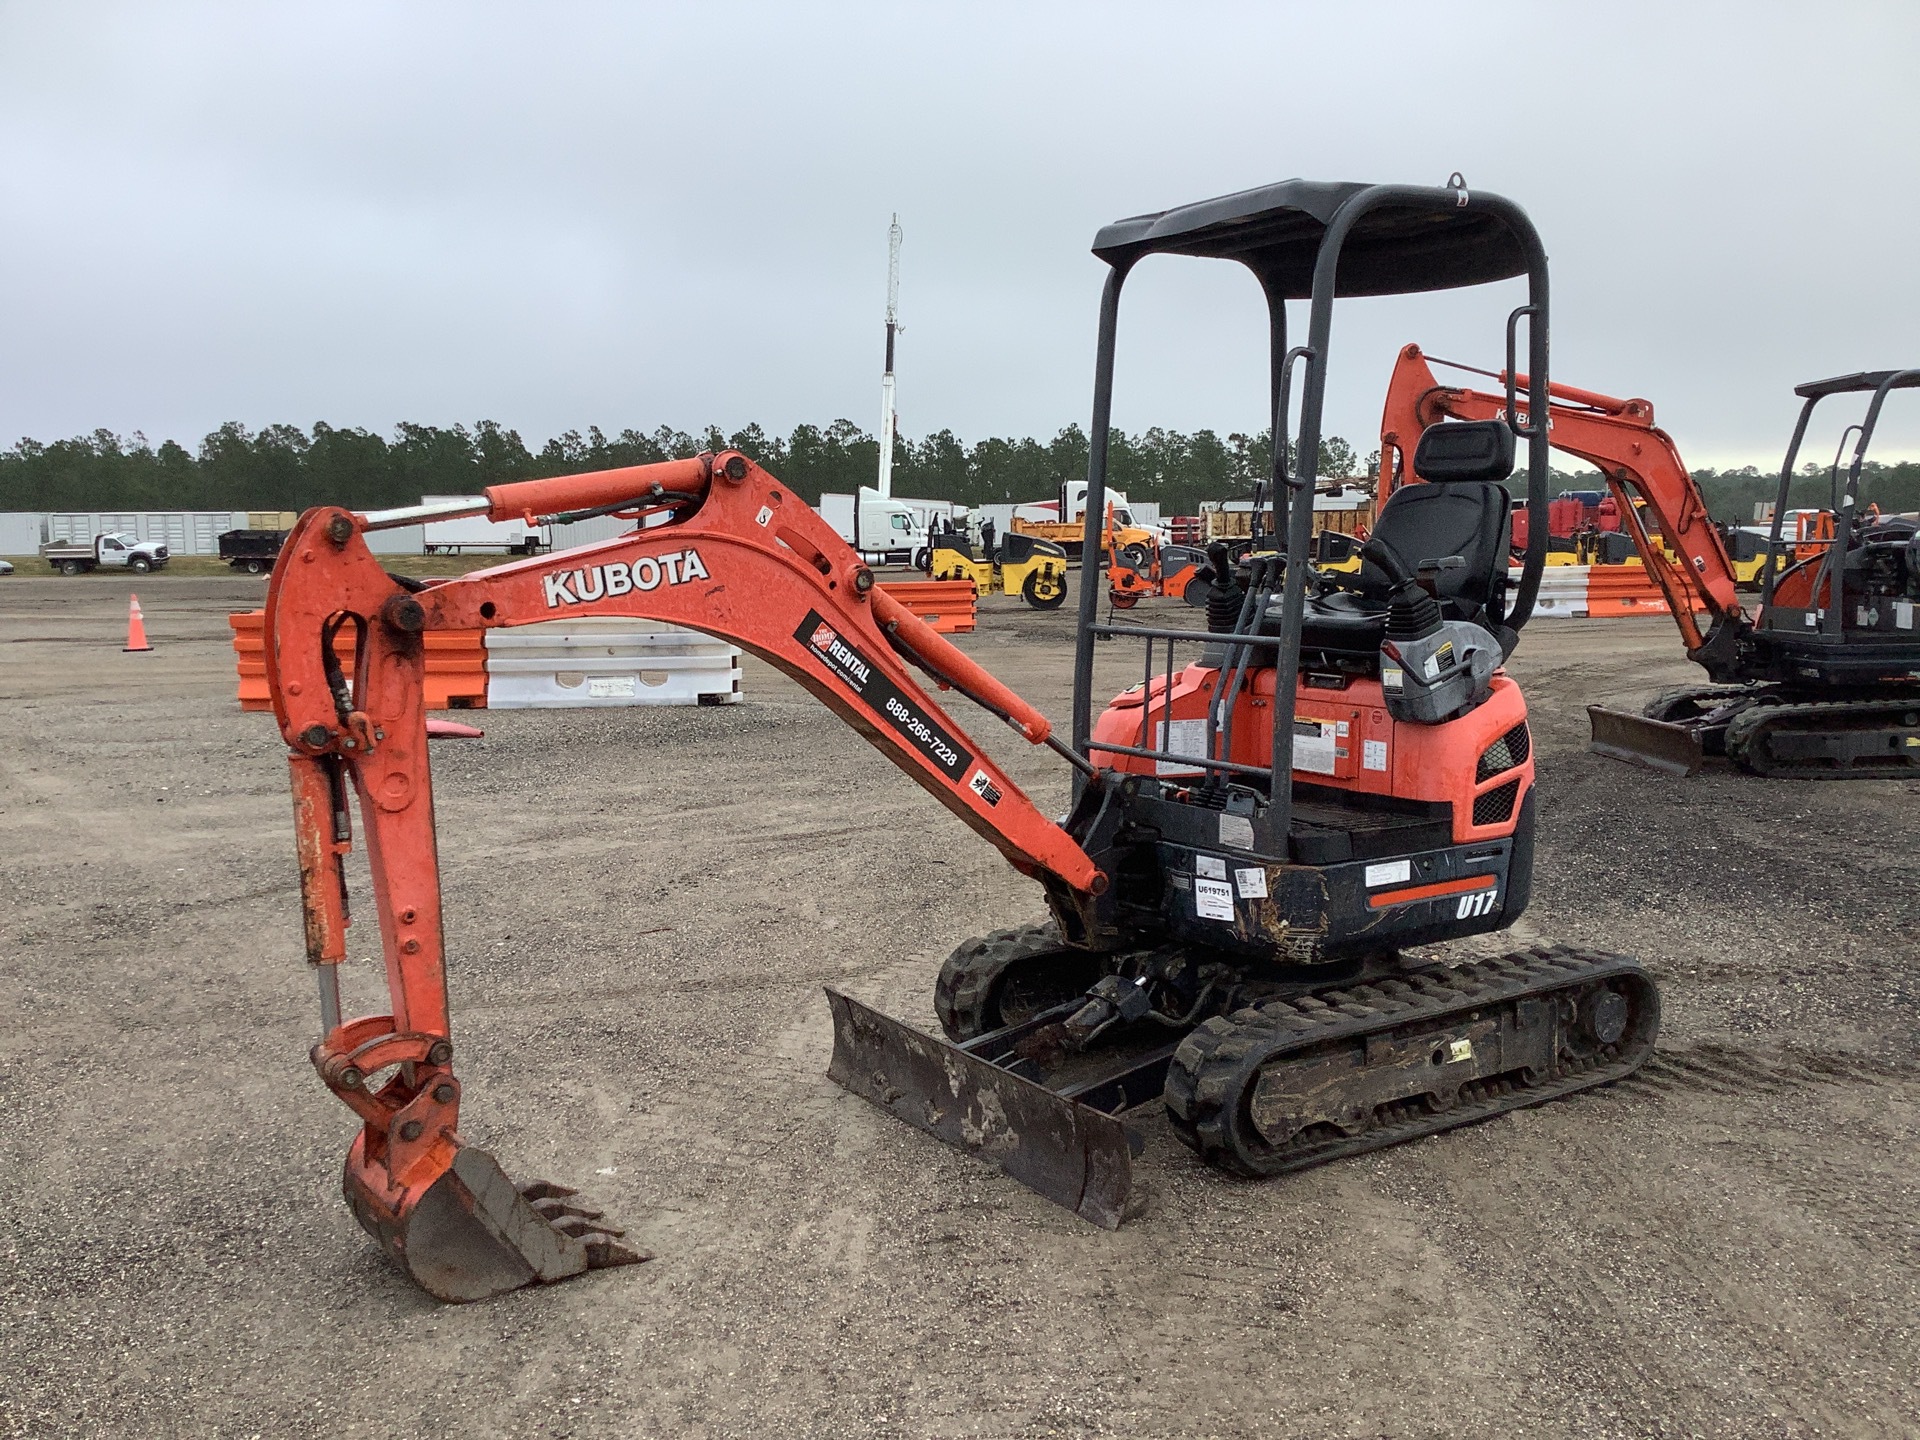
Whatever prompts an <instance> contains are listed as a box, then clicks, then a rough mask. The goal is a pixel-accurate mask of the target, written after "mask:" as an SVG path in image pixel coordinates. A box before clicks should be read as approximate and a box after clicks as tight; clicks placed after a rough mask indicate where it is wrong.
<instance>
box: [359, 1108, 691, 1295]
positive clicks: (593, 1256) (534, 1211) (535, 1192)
mask: <svg viewBox="0 0 1920 1440" xmlns="http://www.w3.org/2000/svg"><path fill="white" fill-rule="evenodd" d="M363 1163H364V1162H363V1161H362V1160H361V1152H360V1149H359V1147H358V1146H356V1147H355V1152H354V1154H353V1156H351V1157H349V1160H348V1164H347V1175H346V1188H347V1199H348V1201H349V1202H350V1203H351V1204H352V1205H353V1208H354V1213H355V1215H357V1216H358V1217H359V1219H360V1223H361V1224H362V1225H364V1226H366V1228H367V1229H368V1230H369V1231H371V1232H372V1233H373V1235H374V1236H375V1237H376V1238H377V1239H378V1240H379V1241H380V1242H381V1245H382V1246H383V1247H384V1248H385V1250H386V1251H387V1253H388V1255H390V1256H391V1257H392V1258H393V1259H394V1260H395V1261H396V1262H398V1263H399V1265H400V1266H401V1267H402V1268H403V1269H404V1270H405V1271H406V1272H407V1274H408V1275H410V1276H411V1277H412V1278H413V1280H414V1282H415V1283H416V1284H418V1285H419V1286H420V1287H421V1288H422V1289H423V1290H425V1291H427V1293H428V1294H430V1295H433V1296H435V1297H436V1298H438V1299H441V1300H449V1301H454V1302H456V1303H457V1302H464V1301H470V1300H485V1299H488V1298H490V1297H492V1296H495V1295H504V1294H506V1293H507V1292H508V1291H510V1290H517V1289H519V1288H520V1287H521V1286H523V1285H531V1284H536V1283H539V1284H553V1283H554V1282H556V1281H560V1280H569V1279H572V1278H573V1277H574V1276H577V1275H583V1274H585V1273H586V1272H587V1271H589V1270H602V1269H609V1268H611V1267H613V1266H616V1265H637V1264H639V1263H640V1262H641V1261H643V1260H651V1259H652V1258H653V1256H652V1255H650V1254H649V1253H648V1252H647V1251H645V1250H642V1249H640V1248H638V1247H637V1246H631V1245H626V1244H622V1243H621V1238H622V1236H623V1235H624V1233H625V1232H624V1231H621V1230H618V1229H615V1228H614V1227H613V1226H610V1225H606V1224H602V1223H601V1221H602V1218H603V1212H602V1211H599V1210H596V1209H594V1208H593V1207H592V1206H590V1205H586V1204H582V1203H580V1202H579V1201H577V1200H574V1199H573V1198H572V1197H573V1196H574V1195H576V1194H577V1193H578V1192H576V1191H575V1190H573V1189H572V1188H571V1187H569V1186H566V1185H558V1184H555V1183H554V1182H552V1181H550V1180H535V1181H530V1182H529V1183H527V1184H525V1185H518V1186H516V1185H515V1184H514V1183H513V1182H512V1181H511V1180H509V1179H508V1178H507V1176H506V1173H505V1172H504V1171H503V1170H501V1168H500V1166H499V1163H498V1162H497V1161H496V1160H494V1158H493V1157H492V1156H491V1155H489V1154H488V1153H487V1152H486V1151H484V1150H478V1149H475V1148H473V1147H472V1146H462V1147H461V1149H460V1150H459V1151H458V1152H457V1153H456V1154H455V1155H454V1157H453V1163H452V1164H451V1165H450V1166H449V1167H448V1168H447V1170H445V1171H444V1172H443V1173H442V1174H441V1175H440V1176H439V1178H438V1179H437V1180H435V1181H433V1183H432V1184H430V1185H429V1186H427V1188H426V1189H425V1190H424V1191H422V1192H420V1193H418V1194H417V1195H416V1196H414V1197H412V1198H411V1200H410V1201H409V1202H408V1203H406V1204H405V1205H403V1206H401V1207H400V1208H399V1209H398V1210H396V1209H394V1208H393V1207H391V1206H390V1205H389V1204H387V1203H384V1202H383V1200H382V1197H381V1193H380V1192H379V1191H378V1190H376V1189H374V1188H373V1187H372V1186H370V1185H369V1184H368V1183H367V1179H368V1177H367V1175H366V1173H365V1172H364V1171H363V1170H362V1169H361V1166H362V1165H363Z"/></svg>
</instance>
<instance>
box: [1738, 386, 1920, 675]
mask: <svg viewBox="0 0 1920 1440" xmlns="http://www.w3.org/2000/svg"><path fill="white" fill-rule="evenodd" d="M1916 388H1920V370H1870V371H1862V372H1859V373H1856V374H1853V375H1837V376H1834V377H1833V378H1832V379H1829V380H1810V381H1808V382H1807V383H1806V384H1804V385H1797V386H1795V387H1794V392H1793V393H1794V394H1796V395H1798V396H1799V397H1800V398H1801V400H1802V401H1803V402H1804V403H1803V404H1802V405H1801V407H1800V415H1799V418H1798V419H1797V420H1795V422H1794V426H1793V438H1792V439H1791V440H1789V441H1788V442H1787V454H1786V458H1785V459H1784V460H1782V461H1781V462H1780V485H1779V489H1778V490H1777V491H1776V492H1775V496H1774V504H1773V519H1772V523H1771V524H1770V525H1769V526H1768V530H1767V562H1766V567H1765V572H1764V576H1765V578H1764V579H1763V581H1762V584H1761V588H1760V616H1759V619H1758V622H1757V624H1758V627H1759V628H1760V629H1761V630H1763V631H1773V632H1778V633H1783V634H1785V635H1790V636H1792V637H1793V639H1794V640H1795V641H1796V642H1799V641H1805V640H1808V639H1810V638H1812V637H1810V636H1809V635H1808V634H1807V631H1808V630H1809V629H1811V630H1813V631H1814V633H1815V634H1816V635H1818V636H1820V637H1822V638H1823V639H1824V640H1825V641H1826V642H1827V643H1829V644H1832V645H1839V644H1841V643H1843V640H1842V636H1843V632H1844V631H1845V630H1846V629H1847V626H1846V624H1845V620H1846V606H1845V604H1844V603H1842V604H1837V605H1836V604H1827V605H1815V606H1813V607H1809V606H1806V605H1795V606H1783V605H1782V604H1780V603H1779V601H1778V599H1777V595H1778V591H1779V589H1780V583H1781V578H1782V574H1783V572H1785V571H1788V570H1789V569H1791V568H1796V567H1795V566H1790V565H1789V564H1788V563H1787V559H1788V556H1789V555H1790V554H1791V555H1793V557H1794V560H1795V561H1796V562H1797V564H1798V565H1805V564H1807V563H1808V562H1807V561H1805V560H1800V558H1799V556H1798V555H1797V554H1796V553H1795V551H1796V546H1795V545H1794V542H1793V540H1791V539H1788V538H1787V537H1785V535H1784V534H1783V530H1784V526H1785V521H1786V516H1787V504H1788V500H1789V498H1790V492H1791V490H1792V488H1793V481H1794V468H1793V467H1794V462H1795V461H1797V460H1798V459H1799V458H1800V447H1801V445H1802V444H1803V443H1804V442H1805V440H1806V437H1807V429H1808V426H1809V425H1810V424H1811V423H1812V420H1813V412H1814V411H1815V410H1816V409H1817V408H1818V407H1819V405H1820V403H1821V402H1822V401H1823V400H1827V399H1830V398H1832V397H1833V396H1836V395H1862V394H1865V395H1870V396H1871V397H1872V398H1871V399H1869V400H1868V401H1867V409H1866V414H1865V415H1864V416H1862V417H1861V419H1860V420H1859V421H1858V422H1857V423H1856V424H1853V425H1850V426H1848V427H1847V429H1846V431H1845V432H1843V433H1842V435H1841V437H1840V445H1839V448H1838V449H1837V450H1836V452H1835V454H1834V463H1833V464H1832V465H1831V466H1830V467H1829V468H1828V471H1827V475H1828V485H1829V490H1830V495H1829V498H1828V510H1829V513H1830V514H1831V515H1832V517H1833V521H1832V524H1833V537H1832V539H1831V540H1830V541H1828V543H1827V544H1826V545H1825V546H1823V547H1821V548H1822V553H1821V554H1820V555H1819V556H1818V557H1817V559H1816V560H1815V562H1814V568H1813V570H1812V572H1811V573H1810V574H1809V575H1808V576H1807V579H1808V582H1809V583H1808V587H1807V588H1808V592H1809V593H1808V596H1807V598H1809V599H1811V598H1812V597H1814V596H1818V595H1821V594H1823V593H1824V594H1829V595H1830V594H1831V593H1832V588H1831V587H1832V584H1833V579H1834V576H1835V575H1836V574H1837V573H1838V574H1844V569H1845V564H1846V557H1847V554H1848V552H1849V551H1850V550H1851V549H1852V548H1853V540H1854V536H1855V535H1856V533H1857V532H1858V528H1859V525H1860V521H1859V518H1858V516H1859V505H1860V472H1861V469H1862V467H1863V466H1864V464H1865V462H1866V458H1867V449H1868V447H1869V446H1871V445H1872V444H1873V434H1874V431H1875V429H1876V428H1878V426H1879V423H1880V412H1881V410H1882V409H1883V408H1884V407H1885V405H1886V402H1887V397H1888V396H1889V395H1891V394H1892V393H1893V392H1894V391H1895V390H1911V389H1916ZM1848 437H1852V438H1853V442H1854V444H1853V458H1852V460H1851V462H1850V463H1849V464H1848V466H1847V470H1846V474H1845V478H1844V479H1843V478H1842V475H1841V470H1840V459H1841V456H1842V455H1844V454H1845V453H1846V442H1847V439H1848ZM1842 590H1843V594H1844V586H1843V587H1842ZM1809 608H1813V609H1814V610H1815V612H1816V613H1815V615H1814V623H1813V624H1812V625H1811V626H1809V625H1808V624H1807V620H1806V612H1807V610H1808V609H1809ZM1796 648H1798V646H1796Z"/></svg>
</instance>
